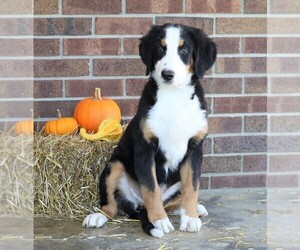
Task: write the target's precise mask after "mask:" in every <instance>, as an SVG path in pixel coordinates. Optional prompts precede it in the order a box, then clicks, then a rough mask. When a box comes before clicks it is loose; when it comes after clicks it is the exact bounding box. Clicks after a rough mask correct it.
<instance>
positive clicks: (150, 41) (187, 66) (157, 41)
mask: <svg viewBox="0 0 300 250" xmlns="http://www.w3.org/2000/svg"><path fill="white" fill-rule="evenodd" d="M139 50H140V56H141V58H142V61H143V62H144V63H145V65H146V67H147V69H146V75H148V74H150V73H151V74H152V76H153V77H154V79H155V80H156V81H157V83H158V84H172V85H175V86H182V85H187V84H189V83H190V80H191V76H192V75H196V76H197V77H199V78H202V77H203V75H204V73H205V71H206V70H208V69H209V68H210V67H211V66H212V65H213V64H214V62H215V60H216V55H217V49H216V45H215V43H214V42H213V41H212V40H211V39H209V38H208V37H207V36H206V35H205V34H204V33H203V32H202V31H201V30H200V29H197V28H193V27H188V26H184V25H178V24H165V25H162V26H153V27H152V28H151V30H150V32H149V33H148V34H147V35H146V36H144V37H143V38H142V39H141V43H140V46H139Z"/></svg>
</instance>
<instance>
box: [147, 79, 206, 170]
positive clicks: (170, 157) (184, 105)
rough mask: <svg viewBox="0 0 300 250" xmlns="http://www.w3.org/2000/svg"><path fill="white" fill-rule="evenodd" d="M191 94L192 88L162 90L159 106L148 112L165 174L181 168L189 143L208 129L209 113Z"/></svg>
mask: <svg viewBox="0 0 300 250" xmlns="http://www.w3.org/2000/svg"><path fill="white" fill-rule="evenodd" d="M192 94H193V87H192V86H185V87H183V88H178V87H175V86H172V85H165V86H159V89H158V91H157V102H156V103H155V105H154V106H153V108H152V109H151V110H150V112H149V118H148V120H147V125H148V126H149V128H150V129H151V131H152V132H153V133H154V134H155V135H156V136H157V137H158V139H159V147H160V149H161V150H162V152H163V153H164V155H165V157H166V159H167V162H166V164H165V169H166V171H168V169H171V170H174V169H176V168H177V167H178V164H179V163H180V161H181V160H182V159H183V157H184V155H185V154H186V151H187V146H188V141H189V139H190V138H192V137H193V136H195V135H196V134H197V132H199V131H201V130H202V129H203V128H204V127H205V126H207V119H206V111H205V110H201V109H200V103H199V100H198V98H197V96H195V97H194V98H193V99H191V97H192Z"/></svg>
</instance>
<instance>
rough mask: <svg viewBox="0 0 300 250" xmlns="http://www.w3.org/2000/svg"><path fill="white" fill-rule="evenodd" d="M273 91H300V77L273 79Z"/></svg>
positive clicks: (285, 92)
mask: <svg viewBox="0 0 300 250" xmlns="http://www.w3.org/2000/svg"><path fill="white" fill-rule="evenodd" d="M271 82H272V85H271V86H272V90H271V91H272V93H275V94H279V93H281V94H288V93H292V94H294V93H300V84H299V82H300V78H299V77H276V78H272V79H271Z"/></svg>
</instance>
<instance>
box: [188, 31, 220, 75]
mask: <svg viewBox="0 0 300 250" xmlns="http://www.w3.org/2000/svg"><path fill="white" fill-rule="evenodd" d="M193 36H194V41H195V44H196V50H195V51H194V62H195V73H196V75H197V76H198V77H199V78H203V76H204V74H205V71H207V70H208V69H210V67H211V66H213V64H214V62H215V61H216V57H217V46H216V44H215V43H214V42H213V41H212V40H211V39H210V38H208V37H207V35H205V34H204V33H203V32H202V31H201V30H200V29H196V28H194V29H193Z"/></svg>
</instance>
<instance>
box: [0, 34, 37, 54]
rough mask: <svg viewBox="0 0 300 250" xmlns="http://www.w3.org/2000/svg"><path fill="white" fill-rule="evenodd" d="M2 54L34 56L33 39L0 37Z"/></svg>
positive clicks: (0, 52) (0, 51)
mask: <svg viewBox="0 0 300 250" xmlns="http://www.w3.org/2000/svg"><path fill="white" fill-rule="evenodd" d="M0 55H1V56H33V41H32V39H9V38H8V39H0Z"/></svg>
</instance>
